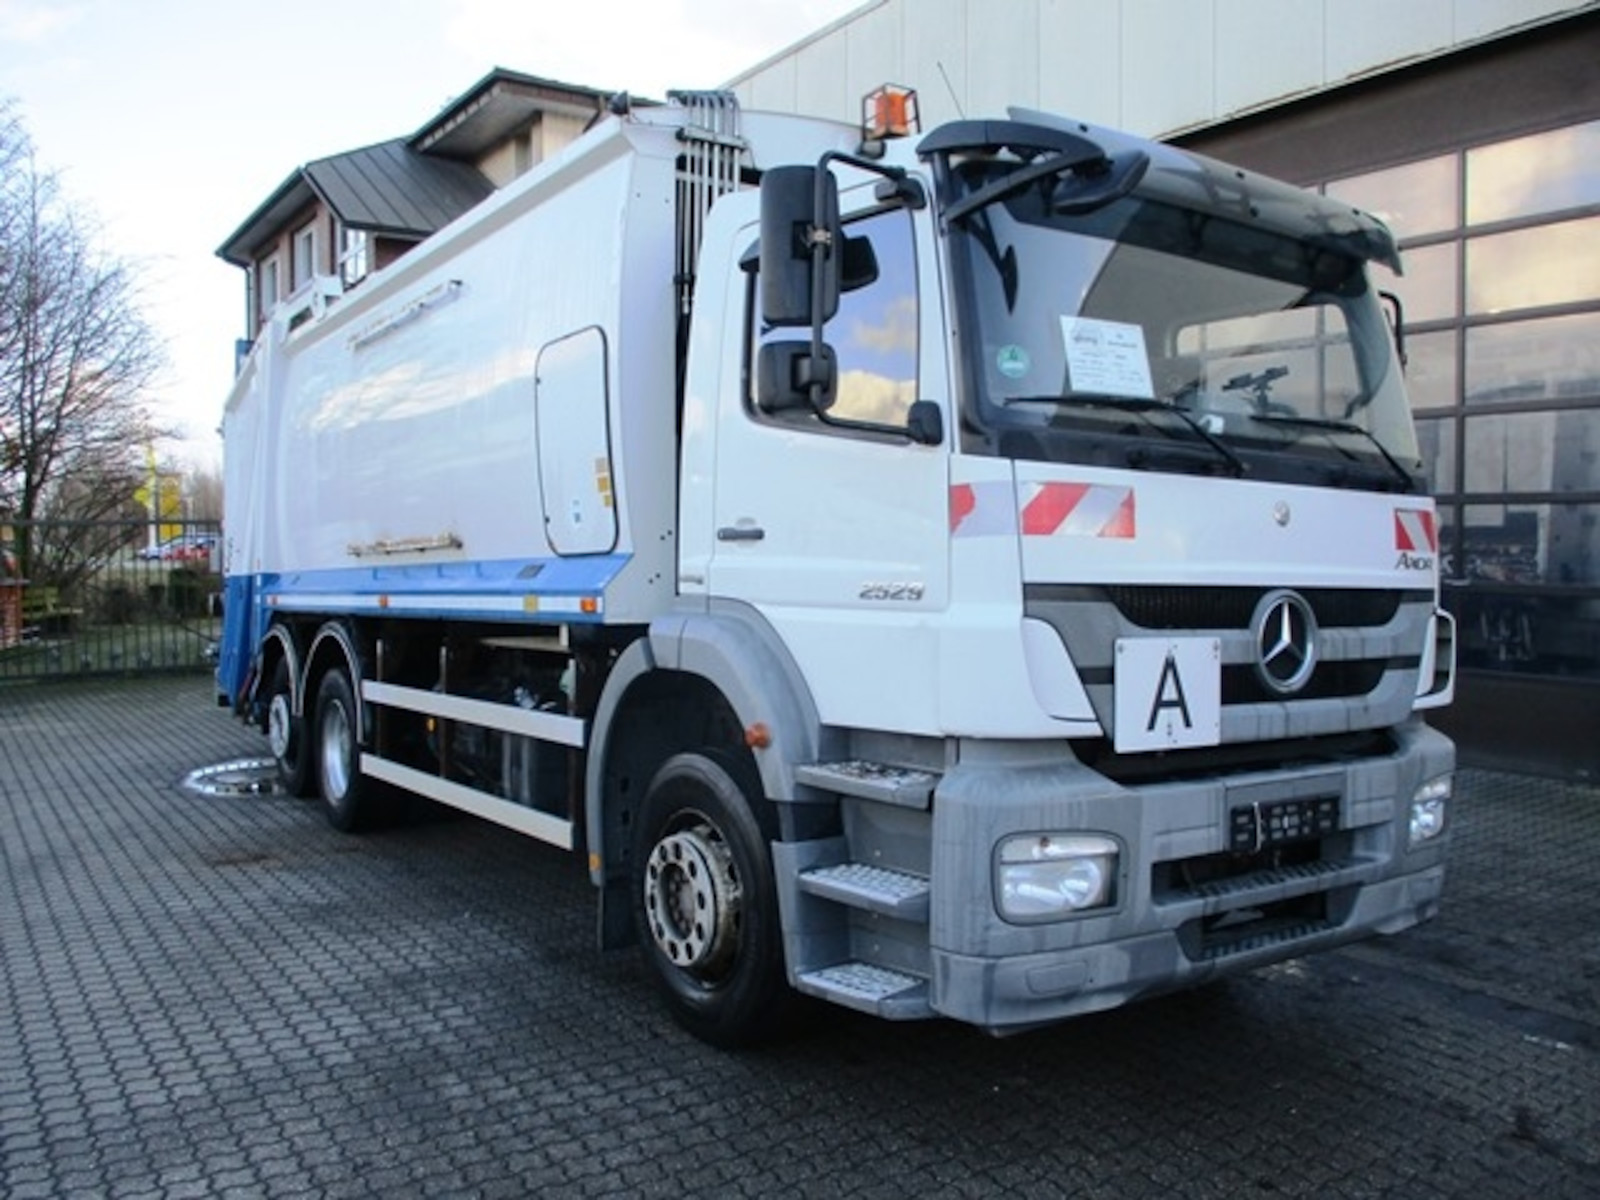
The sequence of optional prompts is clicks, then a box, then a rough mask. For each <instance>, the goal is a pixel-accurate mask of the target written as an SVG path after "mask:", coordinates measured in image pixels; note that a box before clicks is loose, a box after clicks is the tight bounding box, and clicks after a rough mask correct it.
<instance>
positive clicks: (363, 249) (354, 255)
mask: <svg viewBox="0 0 1600 1200" xmlns="http://www.w3.org/2000/svg"><path fill="white" fill-rule="evenodd" d="M371 256H372V252H371V246H370V243H369V241H368V238H367V231H366V230H365V229H348V228H346V229H341V230H340V231H339V279H340V280H341V281H342V282H343V283H344V286H345V287H354V286H355V285H356V284H358V283H360V282H361V281H362V280H363V279H365V278H366V277H367V272H369V271H370V270H372V261H371Z"/></svg>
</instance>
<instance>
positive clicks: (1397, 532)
mask: <svg viewBox="0 0 1600 1200" xmlns="http://www.w3.org/2000/svg"><path fill="white" fill-rule="evenodd" d="M1394 548H1395V549H1396V550H1407V551H1410V552H1411V553H1412V554H1435V553H1437V552H1438V550H1439V533H1438V530H1437V529H1436V528H1435V527H1434V524H1433V514H1432V513H1431V512H1429V511H1428V510H1427V509H1425V508H1397V509H1395V510H1394Z"/></svg>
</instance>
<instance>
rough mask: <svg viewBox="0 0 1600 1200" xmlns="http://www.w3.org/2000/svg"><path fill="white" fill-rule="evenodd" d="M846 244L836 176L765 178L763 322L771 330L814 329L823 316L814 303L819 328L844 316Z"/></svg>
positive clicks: (813, 172) (797, 172)
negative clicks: (842, 281) (841, 310)
mask: <svg viewBox="0 0 1600 1200" xmlns="http://www.w3.org/2000/svg"><path fill="white" fill-rule="evenodd" d="M819 209H820V211H819ZM842 243H843V234H842V232H841V230H840V223H839V185H838V182H837V181H836V180H835V179H834V177H833V173H832V172H831V171H827V170H823V169H819V168H817V167H804V166H789V167H773V168H771V169H770V170H768V171H767V173H766V174H765V175H763V176H762V177H761V319H762V320H763V321H764V322H765V323H766V324H767V325H770V326H773V327H775V328H780V329H782V328H795V327H803V326H808V325H810V324H811V323H812V319H813V317H814V316H816V315H817V314H816V313H815V312H814V311H813V305H814V304H815V305H816V307H817V309H818V310H820V321H819V324H820V323H821V322H826V321H827V320H828V319H829V318H830V317H832V316H833V314H834V313H835V312H837V311H838V308H839V274H840V271H839V267H840V260H841V259H842V258H843V257H844V252H843V248H842ZM819 262H820V269H818V264H819Z"/></svg>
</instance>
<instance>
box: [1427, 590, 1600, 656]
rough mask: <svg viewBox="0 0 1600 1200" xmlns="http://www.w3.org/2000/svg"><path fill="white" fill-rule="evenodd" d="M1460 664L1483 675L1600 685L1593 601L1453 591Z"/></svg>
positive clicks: (1599, 636)
mask: <svg viewBox="0 0 1600 1200" xmlns="http://www.w3.org/2000/svg"><path fill="white" fill-rule="evenodd" d="M1446 596H1447V598H1446V607H1448V608H1449V609H1450V610H1451V612H1452V613H1454V614H1455V618H1456V638H1457V642H1456V655H1457V662H1459V663H1460V665H1461V666H1463V667H1470V668H1473V669H1476V670H1484V671H1505V672H1513V673H1517V674H1528V675H1560V676H1565V677H1567V678H1576V679H1600V629H1597V625H1600V618H1597V617H1596V613H1595V607H1596V606H1595V601H1594V599H1593V597H1592V596H1590V597H1585V596H1582V595H1573V596H1561V595H1556V596H1549V595H1545V596H1529V595H1526V594H1519V593H1518V592H1516V591H1514V590H1505V591H1501V590H1495V589H1491V588H1471V587H1469V588H1461V589H1452V591H1451V592H1450V593H1447V594H1446Z"/></svg>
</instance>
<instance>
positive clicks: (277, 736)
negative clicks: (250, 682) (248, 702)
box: [267, 692, 294, 759]
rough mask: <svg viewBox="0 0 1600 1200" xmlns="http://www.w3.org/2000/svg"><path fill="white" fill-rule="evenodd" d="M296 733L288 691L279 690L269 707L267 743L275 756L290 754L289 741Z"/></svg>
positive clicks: (281, 756) (285, 756) (284, 756)
mask: <svg viewBox="0 0 1600 1200" xmlns="http://www.w3.org/2000/svg"><path fill="white" fill-rule="evenodd" d="M293 735H294V718H293V717H292V716H291V714H290V712H289V697H288V695H287V693H284V692H279V693H278V694H277V695H276V696H274V697H273V698H272V703H271V704H270V705H268V707H267V744H268V745H269V746H271V747H272V757H273V758H280V759H281V758H287V757H288V756H289V741H290V739H291V738H292V737H293Z"/></svg>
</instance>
